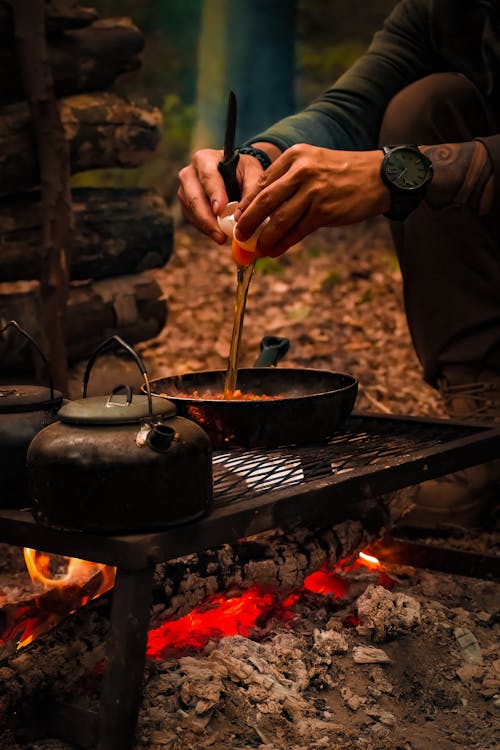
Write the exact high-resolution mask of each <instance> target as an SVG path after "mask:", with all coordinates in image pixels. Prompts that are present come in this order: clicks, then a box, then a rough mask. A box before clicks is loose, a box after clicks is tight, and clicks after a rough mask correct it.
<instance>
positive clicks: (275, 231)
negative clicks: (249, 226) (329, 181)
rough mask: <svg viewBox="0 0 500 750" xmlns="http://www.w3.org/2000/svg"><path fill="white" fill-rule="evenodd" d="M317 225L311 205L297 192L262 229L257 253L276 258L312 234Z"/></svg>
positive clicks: (259, 255)
mask: <svg viewBox="0 0 500 750" xmlns="http://www.w3.org/2000/svg"><path fill="white" fill-rule="evenodd" d="M314 229H316V226H315V225H314V223H313V218H312V216H311V214H310V205H309V204H308V203H304V200H303V196H301V195H300V194H299V193H295V195H294V196H292V198H291V199H290V200H288V201H286V202H285V203H284V204H283V205H282V206H280V208H279V209H278V210H277V211H275V212H274V213H273V214H272V215H271V220H270V222H269V223H268V224H266V226H265V227H264V229H263V230H262V232H261V234H260V236H259V239H258V242H257V247H256V248H255V254H256V255H257V256H258V257H266V256H267V257H271V258H276V257H277V256H278V255H282V254H283V253H284V252H286V250H288V248H290V247H292V245H295V244H296V243H297V242H300V240H302V239H304V237H306V236H307V235H308V234H310V233H311V232H312V231H313V230H314Z"/></svg>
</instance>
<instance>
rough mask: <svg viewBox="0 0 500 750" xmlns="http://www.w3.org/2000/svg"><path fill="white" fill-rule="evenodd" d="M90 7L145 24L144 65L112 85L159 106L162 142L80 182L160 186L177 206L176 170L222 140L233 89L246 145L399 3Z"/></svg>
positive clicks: (359, 46)
mask: <svg viewBox="0 0 500 750" xmlns="http://www.w3.org/2000/svg"><path fill="white" fill-rule="evenodd" d="M92 4H93V5H94V6H95V7H96V8H97V10H98V11H99V13H100V14H101V16H102V17H104V18H106V17H108V16H129V17H130V18H131V19H132V20H133V21H134V23H135V24H136V25H137V26H139V28H140V29H141V30H142V32H143V34H144V36H145V39H146V47H145V51H144V56H143V68H142V70H141V71H139V73H137V74H135V75H133V76H132V77H131V78H130V80H122V81H121V82H120V84H119V85H118V86H115V88H117V89H118V90H119V91H120V93H123V94H125V95H127V96H129V97H131V98H133V99H134V100H139V101H140V100H141V99H147V100H148V101H149V102H150V103H151V104H154V105H155V106H157V107H159V108H160V109H161V111H162V113H163V142H162V145H161V148H160V149H159V151H158V153H157V154H156V157H155V158H154V159H153V160H152V161H150V162H148V164H147V165H144V166H142V167H140V168H137V169H134V170H128V171H127V170H122V169H120V170H110V169H108V170H100V171H99V172H86V173H84V174H82V175H77V176H76V177H75V178H74V179H73V183H74V185H75V186H88V185H92V186H97V185H100V186H107V185H110V186H144V187H145V186H153V187H155V188H156V189H157V190H159V192H160V193H161V194H162V195H163V196H164V197H165V199H166V200H167V202H168V203H172V202H173V201H174V200H175V193H176V189H177V172H178V170H179V169H180V167H182V166H183V165H184V164H185V163H186V162H187V161H188V159H189V154H190V153H191V151H192V150H193V149H194V148H199V147H202V146H215V147H221V145H222V137H223V118H224V112H225V106H226V99H227V91H228V89H229V87H231V88H234V90H235V91H236V93H237V96H238V101H239V133H238V136H239V139H240V141H241V139H242V138H243V137H246V136H249V135H251V134H253V133H254V132H256V131H258V129H260V128H263V127H266V126H267V125H268V124H270V123H271V122H274V121H276V119H278V118H279V117H281V116H284V115H286V114H291V113H292V112H293V111H297V110H298V109H300V108H301V107H303V106H304V105H306V104H307V103H308V102H309V101H310V100H311V99H313V98H314V97H315V96H316V95H318V94H319V93H321V91H322V90H323V89H325V88H326V87H328V86H329V85H330V84H331V83H332V82H333V81H335V79H336V78H337V77H338V76H339V75H340V74H341V73H342V72H343V71H344V70H345V69H346V68H348V67H349V66H350V65H351V64H352V63H353V62H354V61H355V60H356V58H357V57H358V56H359V55H360V54H361V53H362V52H363V50H364V49H366V47H367V45H368V44H369V42H370V39H371V37H372V35H373V33H374V31H376V30H377V28H379V27H380V25H381V23H382V22H383V19H384V17H385V16H386V15H387V14H388V12H389V11H390V10H391V8H392V7H393V6H394V5H395V0H370V1H369V2H366V0H330V1H329V0H94V2H93V3H92ZM270 76H271V77H272V80H271V79H270ZM273 86H274V88H273ZM245 124H246V125H247V126H248V127H247V131H246V132H245ZM248 128H250V130H249V131H248ZM242 130H243V132H242ZM217 134H219V135H217Z"/></svg>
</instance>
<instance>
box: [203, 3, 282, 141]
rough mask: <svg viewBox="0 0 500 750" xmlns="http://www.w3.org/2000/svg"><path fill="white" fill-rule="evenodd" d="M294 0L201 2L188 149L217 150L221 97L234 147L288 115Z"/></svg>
mask: <svg viewBox="0 0 500 750" xmlns="http://www.w3.org/2000/svg"><path fill="white" fill-rule="evenodd" d="M295 6H296V0H240V2H238V3H234V2H230V0H204V2H203V13H202V25H201V34H200V41H199V47H198V71H199V72H198V85H197V89H198V93H197V104H196V109H197V113H198V119H197V123H196V126H195V129H194V132H193V137H192V142H191V145H192V148H193V150H194V149H196V148H207V147H210V146H212V147H216V148H220V147H221V146H222V141H223V135H224V117H225V110H226V102H227V94H228V91H229V90H230V89H232V90H233V91H234V92H235V93H236V96H237V98H238V129H237V144H238V143H241V142H242V141H244V140H246V139H247V138H249V137H251V136H252V135H254V134H256V133H258V132H259V131H260V130H263V129H264V128H265V127H267V126H268V125H271V124H272V123H273V122H276V121H277V120H280V119H281V118H282V117H285V116H286V115H289V114H291V113H292V112H293V111H294V80H295Z"/></svg>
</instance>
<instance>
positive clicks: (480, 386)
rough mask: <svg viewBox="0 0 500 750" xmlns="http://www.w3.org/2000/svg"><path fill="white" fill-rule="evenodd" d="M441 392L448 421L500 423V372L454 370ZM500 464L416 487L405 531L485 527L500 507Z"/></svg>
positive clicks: (444, 380) (444, 378) (442, 380)
mask: <svg viewBox="0 0 500 750" xmlns="http://www.w3.org/2000/svg"><path fill="white" fill-rule="evenodd" d="M438 387H439V390H440V393H441V396H442V398H443V401H444V405H445V408H446V411H447V413H448V415H449V416H450V418H452V419H455V420H457V421H461V422H477V423H483V424H492V425H494V424H495V423H500V373H498V372H496V371H494V370H482V371H477V370H476V371H474V370H472V368H467V367H459V366H453V367H449V368H446V369H444V370H443V373H442V377H441V378H440V379H439V381H438ZM499 497H500V459H499V460H495V461H490V462H488V463H485V464H480V465H478V466H472V467H470V468H469V469H463V470H462V471H457V472H455V473H453V474H448V475H446V476H443V477H438V478H437V479H431V480H429V481H428V482H422V483H421V484H419V485H417V486H416V487H415V497H414V502H415V508H414V509H413V510H412V511H410V513H409V514H408V515H407V516H406V517H405V519H404V524H405V526H416V527H420V528H425V529H429V530H431V529H437V528H440V527H450V526H460V527H470V526H477V525H479V524H481V522H483V521H484V520H485V519H486V518H487V517H488V515H489V513H490V512H491V511H492V510H493V509H494V508H495V506H497V505H498V499H499Z"/></svg>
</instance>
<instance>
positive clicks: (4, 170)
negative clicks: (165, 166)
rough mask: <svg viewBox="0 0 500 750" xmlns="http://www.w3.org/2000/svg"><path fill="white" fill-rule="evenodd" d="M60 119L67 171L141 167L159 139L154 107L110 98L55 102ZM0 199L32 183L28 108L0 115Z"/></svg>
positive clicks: (88, 96)
mask: <svg viewBox="0 0 500 750" xmlns="http://www.w3.org/2000/svg"><path fill="white" fill-rule="evenodd" d="M59 109H60V113H61V119H62V123H63V127H64V132H65V135H66V138H67V139H68V141H69V147H70V159H71V171H72V172H73V173H74V172H81V171H83V170H86V169H97V168H99V167H135V166H138V165H139V164H142V163H143V162H144V161H145V160H146V159H147V157H148V156H149V154H150V152H151V151H154V149H155V148H156V146H157V145H158V143H159V140H160V123H161V114H160V112H159V110H158V109H156V108H154V107H149V106H146V105H144V106H141V107H139V106H138V105H136V104H134V103H133V102H129V101H127V100H126V99H124V98H122V97H119V96H117V95H116V94H110V93H101V94H78V95H77V96H70V97H68V98H66V99H61V100H60V102H59ZM0 154H1V157H0V195H8V194H12V193H16V192H19V191H22V190H25V189H27V188H31V187H33V186H35V185H37V184H38V181H39V174H38V167H37V163H36V156H35V149H34V144H33V136H32V132H31V121H30V116H29V111H28V107H27V106H26V105H24V104H13V105H9V106H7V107H4V108H3V109H2V110H1V111H0Z"/></svg>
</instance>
